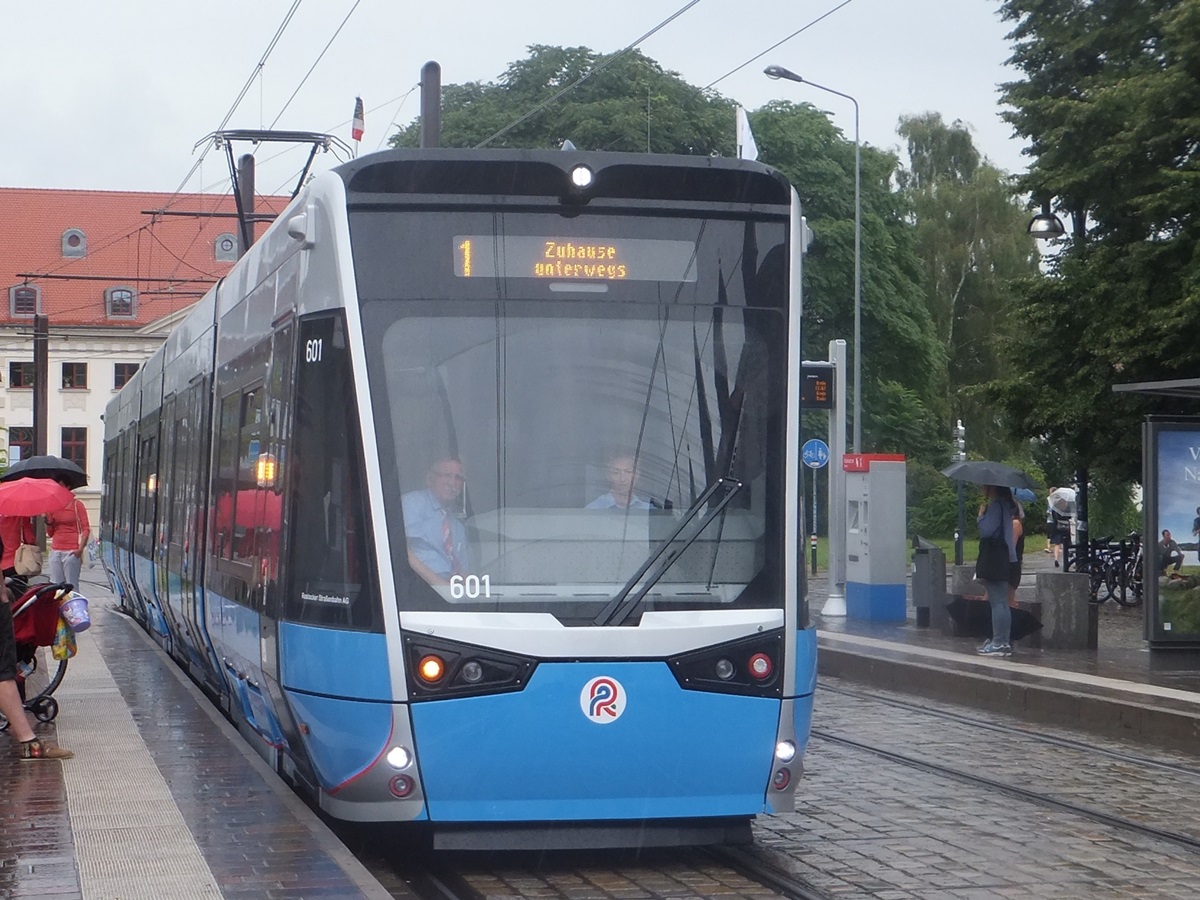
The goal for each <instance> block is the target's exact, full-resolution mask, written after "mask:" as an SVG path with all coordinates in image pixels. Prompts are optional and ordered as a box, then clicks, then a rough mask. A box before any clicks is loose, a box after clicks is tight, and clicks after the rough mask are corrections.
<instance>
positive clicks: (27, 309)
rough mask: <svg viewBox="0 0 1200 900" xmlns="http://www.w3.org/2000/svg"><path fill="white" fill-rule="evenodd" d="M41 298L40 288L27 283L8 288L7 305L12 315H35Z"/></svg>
mask: <svg viewBox="0 0 1200 900" xmlns="http://www.w3.org/2000/svg"><path fill="white" fill-rule="evenodd" d="M41 299H42V298H41V289H40V288H36V287H32V286H31V285H28V284H23V285H21V286H19V287H14V288H9V289H8V307H9V309H10V310H11V311H12V314H13V315H14V316H36V315H37V314H38V309H39V308H40V307H41V302H40V301H41Z"/></svg>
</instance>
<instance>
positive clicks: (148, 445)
mask: <svg viewBox="0 0 1200 900" xmlns="http://www.w3.org/2000/svg"><path fill="white" fill-rule="evenodd" d="M157 493H158V439H157V437H148V438H146V439H145V440H144V441H142V446H141V450H140V452H139V453H138V485H137V494H138V499H137V507H136V509H137V535H138V537H153V536H154V504H155V500H156V498H157Z"/></svg>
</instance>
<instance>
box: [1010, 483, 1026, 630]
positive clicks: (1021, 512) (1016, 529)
mask: <svg viewBox="0 0 1200 900" xmlns="http://www.w3.org/2000/svg"><path fill="white" fill-rule="evenodd" d="M1013 508H1014V510H1015V511H1016V515H1014V516H1013V520H1012V527H1013V541H1014V543H1015V544H1016V548H1017V561H1016V562H1015V563H1013V564H1012V566H1011V567H1010V568H1009V570H1008V605H1009V607H1010V608H1012V607H1016V605H1017V588H1019V587H1020V586H1021V567H1022V564H1023V563H1024V561H1025V507H1024V506H1022V505H1021V501H1020V500H1014V501H1013Z"/></svg>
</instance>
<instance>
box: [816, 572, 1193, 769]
mask: <svg viewBox="0 0 1200 900" xmlns="http://www.w3.org/2000/svg"><path fill="white" fill-rule="evenodd" d="M1054 571H1061V570H1058V569H1055V568H1054V566H1053V559H1052V557H1051V556H1049V555H1047V554H1044V553H1042V552H1041V551H1040V550H1037V551H1034V552H1028V551H1027V552H1026V555H1025V564H1024V571H1023V577H1022V582H1021V587H1020V589H1019V590H1018V596H1019V597H1022V598H1031V597H1032V596H1033V592H1034V589H1035V588H1034V586H1035V579H1036V576H1037V575H1038V574H1039V573H1043V572H1054ZM909 577H910V584H909V586H908V604H907V609H908V617H907V619H906V621H904V622H872V621H864V620H858V619H854V618H848V617H845V616H825V615H823V614H822V610H823V609H824V606H825V604H826V602H827V600H828V597H829V584H828V579H827V578H826V577H824V576H823V575H822V574H821V573H818V574H817V575H815V576H814V575H809V576H808V599H809V610H810V612H811V613H812V617H813V621H814V624H815V625H816V628H817V635H818V648H819V649H818V669H819V674H820V675H823V676H835V677H838V678H843V679H845V680H847V681H854V682H859V683H862V684H864V685H874V686H877V687H880V688H886V689H888V690H895V691H901V692H904V693H909V694H914V695H917V696H922V697H927V698H929V699H934V700H944V701H947V702H953V703H961V704H963V705H966V706H969V707H972V708H975V709H981V710H991V711H995V712H998V713H1006V714H1011V715H1016V716H1019V717H1021V718H1024V719H1025V720H1027V721H1029V722H1035V723H1044V724H1053V725H1060V726H1065V727H1070V728H1076V729H1079V730H1081V731H1086V732H1091V733H1093V734H1097V735H1101V736H1104V737H1109V738H1117V739H1126V740H1129V741H1131V742H1134V743H1137V744H1139V745H1144V746H1154V747H1161V748H1164V749H1170V750H1177V751H1182V752H1185V753H1190V754H1193V755H1200V652H1196V651H1186V650H1175V649H1171V650H1153V651H1152V650H1150V648H1149V646H1148V643H1147V642H1146V641H1145V640H1144V639H1143V634H1144V615H1145V607H1136V608H1132V609H1127V608H1124V607H1121V606H1119V605H1118V604H1117V603H1116V602H1115V601H1113V600H1109V601H1107V602H1105V603H1103V604H1101V605H1100V606H1099V608H1098V610H1097V613H1098V629H1097V648H1096V649H1094V650H1050V649H1042V648H1036V647H1025V646H1022V643H1021V642H1020V641H1017V642H1014V644H1013V650H1014V654H1013V656H1012V657H1011V658H1007V659H997V658H991V657H982V656H979V655H978V654H977V653H976V648H977V647H978V646H979V644H980V643H981V642H982V641H981V639H980V638H972V637H960V636H954V635H951V634H947V633H944V632H943V631H942V630H941V629H939V628H933V627H921V626H918V624H917V620H916V610H915V608H914V607H913V603H912V589H911V567H910V576H909ZM947 589H948V590H949V586H948V588H947ZM818 690H819V685H818Z"/></svg>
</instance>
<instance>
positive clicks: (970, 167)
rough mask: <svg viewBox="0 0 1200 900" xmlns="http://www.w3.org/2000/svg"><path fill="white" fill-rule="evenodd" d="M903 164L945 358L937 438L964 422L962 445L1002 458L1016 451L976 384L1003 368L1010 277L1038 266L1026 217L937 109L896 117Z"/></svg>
mask: <svg viewBox="0 0 1200 900" xmlns="http://www.w3.org/2000/svg"><path fill="white" fill-rule="evenodd" d="M899 133H900V136H901V137H902V138H904V139H905V140H906V141H907V144H908V155H909V159H910V163H909V168H907V169H903V168H902V169H901V170H900V171H899V173H898V179H897V181H898V184H899V186H900V189H901V192H902V194H903V196H904V198H905V199H906V201H907V203H908V209H909V216H910V218H911V221H912V223H913V226H914V229H915V230H914V241H915V245H916V250H917V257H918V258H919V259H920V261H921V265H922V268H923V269H924V279H923V281H924V287H925V302H926V305H927V306H928V308H929V312H930V315H931V316H932V318H933V322H934V326H935V328H936V331H937V337H938V341H939V343H940V344H941V347H942V351H943V353H944V354H945V357H946V361H947V362H946V370H945V379H944V380H943V381H942V382H941V383H940V384H939V385H938V388H939V391H940V392H941V396H940V397H939V398H938V399H939V402H938V403H937V406H936V409H937V411H938V413H939V415H940V416H941V417H942V422H943V424H942V427H941V429H940V433H941V434H945V435H947V436H948V435H949V434H950V427H951V426H952V425H953V423H954V422H955V421H956V420H958V419H961V420H962V421H963V422H964V423H966V425H967V432H968V434H969V435H970V443H971V449H972V451H973V452H976V453H978V454H979V455H981V456H984V457H988V458H993V459H1003V458H1005V457H1007V456H1009V455H1011V454H1012V453H1013V452H1016V451H1017V450H1018V449H1019V448H1018V446H1017V445H1016V444H1014V442H1013V440H1012V438H1011V436H1010V435H1009V433H1008V431H1007V429H1005V428H1004V427H1003V426H1002V424H1001V423H1000V422H999V421H998V420H997V416H996V414H995V409H994V405H993V403H992V402H990V400H989V398H988V397H987V396H986V392H985V390H984V388H985V386H986V385H987V384H989V383H990V382H992V381H993V380H995V379H996V378H997V377H998V376H999V375H1000V373H1001V372H1002V371H1003V367H1004V365H1005V362H1004V356H1005V353H1006V351H1007V349H1008V348H1007V346H1006V342H1007V341H1008V340H1009V338H1010V337H1011V332H1012V327H1013V324H1012V316H1011V308H1012V305H1013V301H1014V292H1013V289H1012V281H1013V279H1015V278H1020V277H1029V276H1031V275H1033V274H1035V273H1036V271H1037V252H1036V250H1035V249H1034V248H1033V246H1032V242H1031V241H1030V240H1029V238H1028V237H1027V236H1026V234H1025V224H1026V220H1027V219H1028V214H1027V213H1026V212H1025V211H1024V209H1023V207H1022V205H1020V204H1019V203H1018V200H1017V190H1016V187H1015V185H1014V184H1013V182H1012V179H1011V178H1009V177H1008V176H1007V175H1005V174H1004V173H1003V172H1001V171H999V170H998V169H996V168H995V167H993V166H992V165H990V164H989V163H988V162H987V161H986V160H984V159H983V158H982V157H981V156H980V154H979V151H978V150H977V149H976V148H975V144H974V141H973V140H972V138H971V133H970V131H969V130H968V128H967V126H966V125H964V124H963V123H962V122H957V121H956V122H954V123H952V124H950V125H947V124H946V123H945V122H943V121H942V117H941V115H939V114H938V113H925V114H923V115H919V116H908V117H904V118H902V119H901V120H900V127H899Z"/></svg>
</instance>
